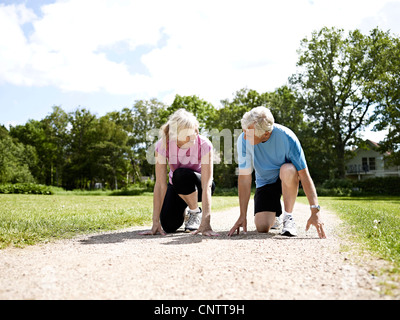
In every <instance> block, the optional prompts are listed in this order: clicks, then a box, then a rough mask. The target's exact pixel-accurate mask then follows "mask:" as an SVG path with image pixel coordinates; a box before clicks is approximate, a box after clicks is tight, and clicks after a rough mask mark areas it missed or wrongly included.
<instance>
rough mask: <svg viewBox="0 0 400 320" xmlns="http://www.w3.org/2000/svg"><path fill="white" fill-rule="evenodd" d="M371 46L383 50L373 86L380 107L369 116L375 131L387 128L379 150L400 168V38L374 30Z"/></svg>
mask: <svg viewBox="0 0 400 320" xmlns="http://www.w3.org/2000/svg"><path fill="white" fill-rule="evenodd" d="M373 36H374V38H375V39H376V41H375V43H374V45H375V46H379V47H380V48H383V50H380V52H381V54H382V57H381V60H382V62H383V63H382V64H381V68H382V70H381V73H380V78H379V82H378V85H377V87H376V91H377V96H378V99H379V102H380V104H379V105H378V107H377V109H376V110H375V113H374V115H373V117H372V121H375V122H376V125H375V128H374V129H375V130H384V129H388V135H387V137H386V139H385V140H384V141H383V142H381V151H383V152H389V153H390V155H389V156H388V160H389V163H391V164H393V165H400V59H399V57H400V39H399V38H398V37H393V36H391V35H389V33H388V32H387V33H383V32H381V31H379V30H374V34H373Z"/></svg>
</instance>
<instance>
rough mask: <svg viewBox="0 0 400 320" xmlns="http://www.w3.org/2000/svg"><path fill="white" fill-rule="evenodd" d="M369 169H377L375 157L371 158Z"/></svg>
mask: <svg viewBox="0 0 400 320" xmlns="http://www.w3.org/2000/svg"><path fill="white" fill-rule="evenodd" d="M369 169H370V170H376V166H375V158H369Z"/></svg>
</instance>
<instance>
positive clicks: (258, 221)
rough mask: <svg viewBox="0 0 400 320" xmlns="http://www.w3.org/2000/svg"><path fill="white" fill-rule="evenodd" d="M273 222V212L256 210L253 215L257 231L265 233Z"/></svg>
mask: <svg viewBox="0 0 400 320" xmlns="http://www.w3.org/2000/svg"><path fill="white" fill-rule="evenodd" d="M274 223H275V212H258V213H256V215H255V217H254V224H255V225H256V230H257V232H260V233H267V232H269V230H270V229H271V227H272V226H273V225H274Z"/></svg>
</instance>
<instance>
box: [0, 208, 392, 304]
mask: <svg viewBox="0 0 400 320" xmlns="http://www.w3.org/2000/svg"><path fill="white" fill-rule="evenodd" d="M249 208H250V209H249V213H248V214H249V219H248V231H249V232H248V234H247V235H242V234H241V235H239V236H234V237H232V238H228V237H227V236H226V234H227V233H228V231H229V229H230V228H231V227H232V226H233V224H234V222H235V221H236V219H237V217H238V212H239V211H238V208H234V209H230V210H226V211H222V212H215V213H213V216H212V225H213V228H214V230H215V231H218V232H220V233H221V236H220V237H218V238H207V237H203V236H199V235H197V236H193V235H190V234H186V233H183V232H179V233H176V234H172V235H167V236H165V237H163V236H141V235H139V234H138V233H139V232H140V231H142V230H145V229H148V228H147V227H139V228H131V229H125V230H120V231H117V232H108V233H102V234H96V235H87V236H80V237H78V238H75V239H72V240H63V241H56V242H54V243H50V244H43V245H36V246H31V247H27V248H25V249H16V248H9V249H5V250H0V299H239V300H241V299H393V297H388V296H383V295H381V294H380V292H379V283H380V281H381V279H379V278H375V277H374V276H372V275H371V274H370V273H369V272H368V269H367V267H362V266H360V263H355V258H352V255H351V254H349V253H348V252H342V251H341V244H344V243H345V242H344V240H342V239H341V238H340V237H339V235H338V231H337V230H338V227H339V225H340V223H341V221H340V220H339V219H338V218H337V217H336V216H335V215H333V214H329V213H327V212H324V213H323V219H324V223H325V230H326V234H327V236H328V239H326V240H320V239H318V238H317V233H316V231H315V229H313V227H312V230H310V231H309V232H308V233H307V234H306V233H305V231H304V228H305V225H306V220H307V219H308V217H309V209H308V206H306V205H303V204H300V203H296V208H295V215H294V217H295V220H296V223H297V227H298V231H299V236H298V237H295V238H288V237H283V236H281V235H279V233H278V232H277V231H273V232H270V233H269V234H258V233H256V232H255V227H254V222H253V217H252V209H251V208H252V204H250V206H249Z"/></svg>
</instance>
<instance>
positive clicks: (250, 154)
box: [228, 107, 326, 238]
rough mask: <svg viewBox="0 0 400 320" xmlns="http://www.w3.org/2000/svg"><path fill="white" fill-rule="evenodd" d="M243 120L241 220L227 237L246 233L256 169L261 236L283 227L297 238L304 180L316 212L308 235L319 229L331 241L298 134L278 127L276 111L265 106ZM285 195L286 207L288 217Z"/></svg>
mask: <svg viewBox="0 0 400 320" xmlns="http://www.w3.org/2000/svg"><path fill="white" fill-rule="evenodd" d="M241 122H242V129H243V133H242V134H241V135H240V136H239V138H238V142H237V149H238V155H239V157H238V159H239V180H238V193H239V204H240V217H239V219H238V220H237V222H236V223H235V225H234V226H233V228H232V229H231V230H230V231H229V234H228V235H229V236H232V235H233V234H234V233H235V231H237V233H238V234H239V230H240V228H243V231H244V232H247V217H246V214H247V206H248V203H249V199H250V193H251V182H252V176H251V174H252V171H253V168H254V169H255V175H256V188H257V189H256V193H255V196H254V214H255V217H254V222H255V225H256V229H257V231H258V232H265V233H266V232H268V231H269V230H270V229H271V228H272V227H275V228H279V227H280V225H281V224H283V227H282V234H283V235H287V236H296V235H297V230H296V225H295V223H294V219H293V216H292V212H293V208H294V204H295V201H296V197H297V193H298V187H299V181H301V183H302V186H303V189H304V192H305V194H306V196H307V199H308V201H309V203H310V210H311V217H310V218H309V219H308V221H307V225H306V231H307V230H308V229H309V228H310V226H311V225H314V226H315V227H316V229H317V232H318V235H319V237H320V238H326V236H325V232H324V228H323V225H324V224H323V223H322V220H321V217H320V207H319V205H318V197H317V192H316V190H315V186H314V183H313V181H312V179H311V176H310V174H309V172H308V168H307V163H306V160H305V156H304V152H303V149H302V148H301V145H300V142H299V140H298V139H297V137H296V135H295V134H294V133H293V132H292V131H291V130H290V129H289V128H286V127H284V126H282V125H279V124H275V123H274V117H273V115H272V113H271V111H270V110H269V109H267V108H265V107H257V108H254V109H252V110H250V111H249V112H247V113H246V114H245V115H244V116H243V119H242V121H241ZM281 195H282V196H283V203H284V209H285V210H284V212H283V213H282V208H281V202H280V198H281Z"/></svg>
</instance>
